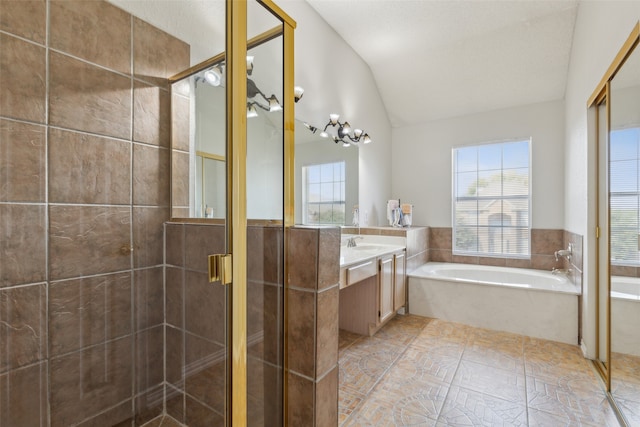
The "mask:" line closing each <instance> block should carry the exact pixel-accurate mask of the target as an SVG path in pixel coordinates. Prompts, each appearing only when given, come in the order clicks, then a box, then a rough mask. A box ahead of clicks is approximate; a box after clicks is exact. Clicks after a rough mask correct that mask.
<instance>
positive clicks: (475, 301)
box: [409, 263, 580, 344]
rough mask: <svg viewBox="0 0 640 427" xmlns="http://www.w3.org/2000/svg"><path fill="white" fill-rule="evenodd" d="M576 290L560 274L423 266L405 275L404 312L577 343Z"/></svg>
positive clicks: (452, 266)
mask: <svg viewBox="0 0 640 427" xmlns="http://www.w3.org/2000/svg"><path fill="white" fill-rule="evenodd" d="M579 296H580V289H578V288H577V287H576V286H575V285H574V284H573V283H571V281H570V280H569V279H568V278H567V277H566V276H565V275H564V274H551V272H546V271H542V270H530V269H523V268H507V267H492V266H484V265H470V264H448V263H427V264H424V265H422V266H421V267H419V268H417V269H416V270H414V271H412V272H411V273H409V312H410V313H413V314H417V315H420V316H426V317H434V318H438V319H443V320H449V321H452V322H459V323H464V324H467V325H471V326H477V327H481V328H487V329H495V330H500V331H507V332H513V333H517V334H523V335H527V336H531V337H537V338H544V339H549V340H553V341H560V342H565V343H569V344H578V304H579V302H578V297H579Z"/></svg>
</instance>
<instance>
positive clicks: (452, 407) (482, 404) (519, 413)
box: [439, 386, 527, 426]
mask: <svg viewBox="0 0 640 427" xmlns="http://www.w3.org/2000/svg"><path fill="white" fill-rule="evenodd" d="M439 421H440V422H441V423H443V425H447V426H526V425H527V407H526V405H524V404H520V403H516V402H512V401H508V400H503V399H499V398H497V397H495V396H490V395H488V394H483V393H478V392H475V391H473V390H468V389H466V388H462V387H457V386H451V389H450V390H449V394H448V395H447V399H446V401H445V404H444V407H443V408H442V412H441V414H440V418H439Z"/></svg>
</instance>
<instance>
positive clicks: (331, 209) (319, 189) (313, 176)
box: [302, 162, 345, 225]
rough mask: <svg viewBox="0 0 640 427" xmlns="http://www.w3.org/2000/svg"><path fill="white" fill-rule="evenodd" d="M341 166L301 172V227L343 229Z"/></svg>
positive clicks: (317, 167)
mask: <svg viewBox="0 0 640 427" xmlns="http://www.w3.org/2000/svg"><path fill="white" fill-rule="evenodd" d="M344 166H345V162H336V163H323V164H319V165H310V166H304V167H303V168H302V180H303V181H302V182H303V191H302V209H303V212H302V218H303V223H304V224H337V225H344V217H345V200H344V199H345V195H344V193H345V187H344Z"/></svg>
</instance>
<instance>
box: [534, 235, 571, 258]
mask: <svg viewBox="0 0 640 427" xmlns="http://www.w3.org/2000/svg"><path fill="white" fill-rule="evenodd" d="M560 249H566V246H565V245H564V231H563V230H550V229H536V228H532V229H531V253H532V254H538V255H553V254H554V253H555V251H558V250H560Z"/></svg>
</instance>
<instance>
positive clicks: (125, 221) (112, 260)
mask: <svg viewBox="0 0 640 427" xmlns="http://www.w3.org/2000/svg"><path fill="white" fill-rule="evenodd" d="M49 222H50V236H49V263H50V264H49V274H50V279H52V280H57V279H66V278H72V277H79V276H86V275H91V274H99V273H111V272H116V271H122V270H126V269H129V268H131V256H130V244H131V243H130V223H131V208H129V207H122V208H120V207H102V206H100V207H98V206H95V207H94V206H50V208H49Z"/></svg>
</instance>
